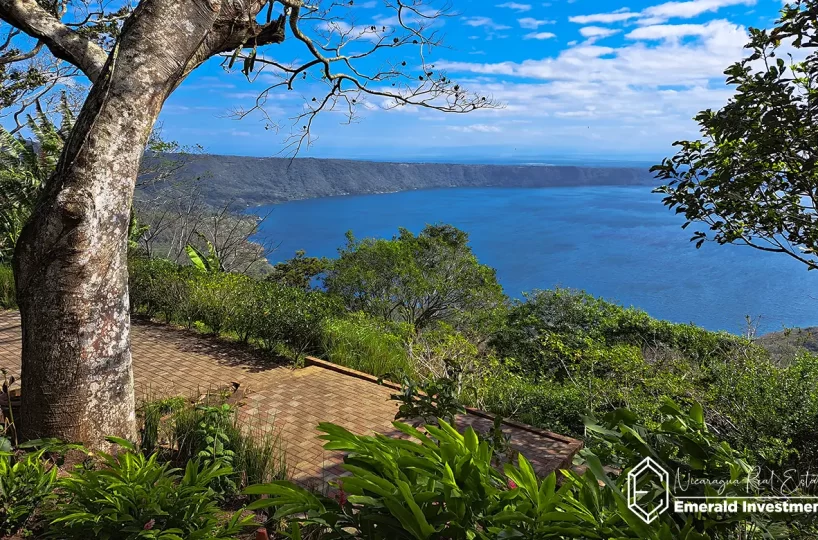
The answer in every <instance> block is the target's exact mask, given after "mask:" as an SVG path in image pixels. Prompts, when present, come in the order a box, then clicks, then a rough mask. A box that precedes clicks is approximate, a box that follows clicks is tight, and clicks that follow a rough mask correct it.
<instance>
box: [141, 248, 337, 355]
mask: <svg viewBox="0 0 818 540" xmlns="http://www.w3.org/2000/svg"><path fill="white" fill-rule="evenodd" d="M129 264H130V267H129V272H130V281H129V285H130V291H131V309H132V311H133V312H134V313H141V314H144V315H146V316H148V317H156V316H161V317H162V318H163V319H164V320H165V321H166V322H176V323H180V324H185V325H186V326H188V327H192V326H193V325H194V324H196V323H198V324H200V325H202V327H203V328H204V329H205V330H207V331H209V332H212V333H214V334H231V335H234V336H235V337H237V338H239V339H240V340H242V341H244V342H249V341H252V342H253V343H255V344H257V345H260V346H262V347H264V348H265V349H268V350H271V351H275V352H286V353H287V354H290V355H293V356H296V357H299V356H302V355H304V354H307V353H318V352H320V344H321V328H322V323H323V321H324V320H326V319H327V318H328V317H331V316H336V315H338V314H340V313H341V311H342V309H343V308H342V306H341V305H340V303H339V302H338V301H337V300H335V299H334V298H332V297H330V296H328V295H326V294H324V293H322V292H318V291H308V290H304V289H300V288H295V287H287V286H284V285H280V284H278V283H274V282H269V281H260V280H256V279H253V278H251V277H248V276H244V275H241V274H231V273H224V272H212V273H210V272H201V271H198V270H196V269H195V268H193V267H191V266H179V265H176V264H174V263H172V262H170V261H166V260H162V259H147V260H146V259H132V260H131V261H130V263H129Z"/></svg>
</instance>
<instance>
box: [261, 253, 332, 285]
mask: <svg viewBox="0 0 818 540" xmlns="http://www.w3.org/2000/svg"><path fill="white" fill-rule="evenodd" d="M328 265H329V261H328V260H327V259H319V258H317V257H307V252H306V251H304V250H299V251H296V253H295V257H293V258H292V259H290V260H288V261H284V262H281V263H278V264H276V265H275V266H274V267H273V270H272V272H270V274H269V275H268V276H267V279H268V280H270V281H275V282H276V283H280V284H281V285H286V286H288V287H298V288H301V289H309V288H311V287H312V282H313V280H314V279H315V278H317V277H318V276H319V275H321V274H322V273H324V272H325V271H326V269H327V267H328Z"/></svg>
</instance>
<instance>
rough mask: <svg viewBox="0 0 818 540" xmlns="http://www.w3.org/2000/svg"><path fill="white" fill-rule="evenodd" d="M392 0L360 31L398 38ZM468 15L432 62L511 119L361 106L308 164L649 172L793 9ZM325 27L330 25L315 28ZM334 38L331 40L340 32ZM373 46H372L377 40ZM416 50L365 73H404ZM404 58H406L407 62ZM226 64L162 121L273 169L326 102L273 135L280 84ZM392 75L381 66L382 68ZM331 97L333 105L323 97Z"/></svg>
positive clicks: (369, 4) (468, 9) (392, 54)
mask: <svg viewBox="0 0 818 540" xmlns="http://www.w3.org/2000/svg"><path fill="white" fill-rule="evenodd" d="M388 1H389V0H368V1H366V0H355V5H354V7H353V8H350V10H349V13H350V14H351V15H352V17H353V19H352V20H353V21H354V22H355V24H356V25H364V26H369V25H370V24H381V23H383V24H389V22H388V18H389V17H390V16H392V15H394V12H390V11H389V9H388V8H387V7H386V5H385V2H388ZM452 4H453V7H454V9H455V10H456V11H457V12H458V15H456V16H454V17H449V18H446V19H445V20H442V21H441V22H440V23H438V25H437V28H436V30H437V31H438V32H440V33H442V34H443V35H444V36H445V44H446V48H438V49H435V50H434V51H433V53H432V54H431V56H429V57H428V58H427V59H428V61H429V62H430V63H434V64H435V66H436V68H437V69H441V68H442V69H444V70H445V72H446V75H447V76H449V77H451V78H453V79H455V80H456V81H457V82H458V83H460V84H462V85H463V86H464V87H465V88H467V89H469V90H474V91H479V92H481V93H484V94H488V95H491V96H493V97H494V98H495V99H497V100H499V101H500V102H502V103H503V104H504V107H503V108H502V109H498V110H483V111H477V112H474V113H470V114H466V115H450V114H444V113H440V112H437V111H430V110H424V109H418V108H408V107H402V108H399V109H393V110H384V109H383V108H382V105H383V103H382V102H381V103H379V102H378V100H372V99H369V100H361V101H360V102H359V106H358V109H357V112H358V114H357V116H358V118H357V119H356V122H355V123H353V124H351V125H346V124H345V123H344V116H343V115H342V114H337V113H327V114H323V115H322V116H320V117H319V119H318V120H317V121H316V123H315V125H314V129H313V133H314V134H315V135H316V136H317V140H316V141H315V142H314V144H313V145H312V146H311V147H310V148H309V149H302V150H301V153H300V155H301V156H313V157H346V158H364V159H387V160H401V159H407V160H408V159H435V160H441V159H442V160H446V161H453V162H456V161H474V160H477V161H487V162H490V161H495V160H509V161H520V162H527V161H549V160H552V161H553V160H556V159H557V158H560V157H563V158H566V159H576V160H579V161H582V160H584V159H589V160H590V159H612V160H623V161H629V160H646V161H651V160H655V159H660V158H661V157H663V156H665V155H670V154H671V153H672V147H671V144H672V142H673V141H674V140H678V139H680V138H692V137H696V135H697V130H696V125H695V123H694V122H693V121H692V117H693V116H694V115H695V114H696V113H697V112H698V111H699V110H702V109H705V108H717V107H719V106H721V105H722V104H724V103H725V102H726V100H727V99H728V98H729V96H730V90H729V89H728V88H727V87H726V86H725V85H724V76H723V71H724V69H725V68H726V67H727V66H728V65H729V64H730V63H732V62H734V61H736V60H738V59H739V58H741V56H742V55H743V54H745V52H744V49H743V45H744V44H745V43H746V41H747V28H748V27H764V28H766V27H770V26H771V25H772V22H773V21H774V20H775V18H776V16H777V15H778V11H779V10H780V8H781V6H782V2H781V0H687V1H675V2H657V1H649V0H605V1H602V0H552V1H551V2H541V1H533V0H532V1H529V0H515V1H513V2H504V0H495V1H486V0H480V1H466V0H453V1H452ZM316 24H318V23H316ZM330 31H331V32H332V30H331V29H330ZM364 39H365V38H364ZM299 45H300V44H299V43H297V42H296V40H294V39H289V40H288V42H286V43H285V44H284V45H278V46H272V47H269V48H267V49H266V50H265V54H266V55H267V56H268V57H270V58H274V59H276V60H277V61H281V62H287V63H289V62H298V61H299V60H303V59H305V58H307V55H308V53H307V51H306V50H305V49H303V48H302V47H299ZM415 49H416V48H412V52H411V53H410V52H409V51H408V50H407V51H406V53H403V54H400V55H398V54H396V52H397V51H393V50H388V51H386V52H387V53H389V54H387V55H385V56H381V57H379V58H377V59H372V60H370V61H366V62H365V63H362V64H360V66H361V68H362V69H372V68H373V67H374V66H376V63H375V62H383V61H386V60H388V59H392V60H398V61H400V60H404V61H407V62H408V66H409V68H413V67H417V66H419V59H418V57H417V55H416V54H415ZM399 50H401V51H403V49H399ZM219 63H220V62H219V61H218V60H213V61H211V62H210V63H208V64H207V65H205V66H203V67H201V68H199V69H198V70H197V71H195V72H194V73H193V74H192V75H191V76H190V77H189V79H188V80H187V81H186V82H185V83H184V84H183V85H182V86H181V87H180V88H179V89H178V90H177V91H176V92H175V93H174V94H173V95H172V96H171V98H170V99H169V100H168V102H167V103H166V105H165V109H164V111H163V113H162V116H161V121H162V124H163V133H164V136H165V137H167V138H169V139H174V140H177V141H179V142H181V143H183V144H200V145H202V146H203V147H204V148H205V150H206V151H207V152H210V153H225V154H237V155H252V156H272V155H276V154H277V153H279V152H280V151H281V149H282V147H283V142H282V141H283V139H284V137H285V135H286V134H287V133H289V131H288V128H289V125H290V124H291V121H288V119H291V118H292V117H293V116H295V115H297V114H298V113H299V112H300V111H302V110H303V107H304V103H305V100H306V102H307V103H309V102H310V101H311V98H312V97H315V96H316V95H319V93H318V90H317V89H316V88H317V87H316V85H315V84H314V83H311V82H310V80H307V81H301V82H300V83H301V84H300V85H297V86H296V87H295V89H294V90H293V91H286V90H282V89H279V90H275V91H273V92H271V93H270V94H269V97H268V99H267V102H266V112H267V115H268V116H269V119H270V120H274V121H276V122H278V123H280V124H281V125H282V126H283V130H282V131H279V132H278V133H276V132H275V131H274V130H267V129H265V124H268V123H269V120H265V118H263V117H262V115H261V114H258V113H253V114H250V115H248V116H247V117H246V118H244V119H242V120H238V119H236V118H235V117H234V115H232V114H231V111H232V110H235V109H237V108H243V109H245V110H246V109H247V108H248V107H251V106H252V104H253V103H254V102H255V97H256V96H257V95H258V92H259V91H261V90H263V89H264V88H267V87H268V86H269V85H270V84H271V81H273V80H274V79H273V75H272V74H271V73H270V72H269V71H267V72H262V73H261V74H260V75H259V76H258V78H257V79H256V80H255V81H254V82H252V83H250V82H248V81H247V80H246V79H245V78H244V77H243V75H241V74H240V73H238V72H237V70H234V72H232V73H227V72H225V70H224V69H223V68H222V67H220V65H219ZM378 65H380V64H378ZM319 97H320V95H319Z"/></svg>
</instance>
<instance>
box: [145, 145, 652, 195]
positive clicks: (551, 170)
mask: <svg viewBox="0 0 818 540" xmlns="http://www.w3.org/2000/svg"><path fill="white" fill-rule="evenodd" d="M148 159H150V158H148ZM153 159H156V158H153ZM162 159H163V160H167V159H178V160H181V161H182V162H183V163H182V164H181V167H180V168H179V169H178V170H177V171H176V175H177V176H178V177H179V178H180V179H185V180H189V179H191V178H197V177H200V178H201V179H202V188H203V193H204V194H205V196H206V198H207V201H208V202H209V203H211V204H213V205H215V206H221V205H223V204H224V203H225V201H234V202H235V203H236V204H238V205H249V206H255V205H263V204H272V203H277V202H282V201H288V200H295V199H308V198H313V197H331V196H335V195H350V194H364V193H384V192H394V191H408V190H413V189H429V188H443V187H551V186H601V185H653V184H656V180H655V179H654V178H653V176H652V175H651V174H650V172H649V171H648V170H647V169H639V168H625V167H568V166H531V165H528V166H527V165H455V164H440V163H381V162H372V161H352V160H341V159H312V158H309V159H307V158H302V159H294V160H290V159H286V158H254V157H241V156H219V155H212V154H202V155H189V154H186V155H184V156H183V157H182V156H179V157H174V156H169V155H164V156H162Z"/></svg>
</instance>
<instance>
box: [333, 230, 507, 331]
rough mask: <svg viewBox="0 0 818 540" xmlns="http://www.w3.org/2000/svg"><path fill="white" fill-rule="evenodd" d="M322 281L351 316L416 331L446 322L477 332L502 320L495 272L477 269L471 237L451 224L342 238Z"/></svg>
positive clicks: (502, 301) (502, 300) (502, 304)
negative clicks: (405, 325)
mask: <svg viewBox="0 0 818 540" xmlns="http://www.w3.org/2000/svg"><path fill="white" fill-rule="evenodd" d="M347 240H348V242H347V245H346V247H344V248H342V249H340V250H339V257H338V259H336V260H334V261H332V262H331V264H330V265H329V269H328V270H327V272H326V275H325V277H324V285H325V287H326V289H327V291H328V292H329V293H330V294H334V295H337V296H339V297H340V298H342V299H343V300H344V302H345V304H346V306H347V308H348V309H349V310H350V311H364V312H365V313H368V314H370V315H373V316H375V317H380V318H382V319H384V320H387V321H398V322H405V323H408V324H410V325H412V326H414V327H415V329H417V330H418V331H420V330H423V329H425V328H428V327H431V326H433V325H434V324H436V323H438V322H445V323H448V324H450V325H451V326H452V327H454V328H456V329H458V330H460V331H464V332H470V333H474V334H479V335H483V336H485V335H488V334H490V333H491V332H492V331H493V329H494V327H495V326H496V325H497V324H498V323H499V322H500V321H501V320H502V314H503V311H504V309H505V303H506V300H507V298H506V296H505V295H504V294H503V290H502V287H501V286H500V284H499V283H498V282H497V276H496V275H495V271H494V269H493V268H490V267H488V266H485V265H482V264H480V263H479V262H478V261H477V257H475V256H474V253H473V252H472V250H471V247H470V246H469V245H468V235H467V234H466V233H465V232H463V231H461V230H459V229H456V228H455V227H452V226H451V225H429V226H427V227H426V228H425V229H423V231H421V233H420V234H418V235H417V236H415V235H414V234H412V233H411V232H410V231H408V230H406V229H400V233H399V234H398V235H397V236H395V237H394V238H392V239H391V240H385V239H373V238H367V239H364V240H360V241H359V240H356V239H355V238H354V237H353V236H352V233H351V232H349V233H347Z"/></svg>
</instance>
